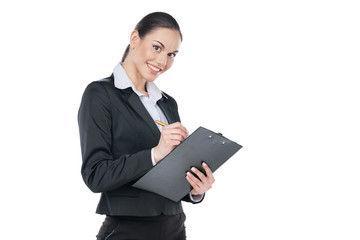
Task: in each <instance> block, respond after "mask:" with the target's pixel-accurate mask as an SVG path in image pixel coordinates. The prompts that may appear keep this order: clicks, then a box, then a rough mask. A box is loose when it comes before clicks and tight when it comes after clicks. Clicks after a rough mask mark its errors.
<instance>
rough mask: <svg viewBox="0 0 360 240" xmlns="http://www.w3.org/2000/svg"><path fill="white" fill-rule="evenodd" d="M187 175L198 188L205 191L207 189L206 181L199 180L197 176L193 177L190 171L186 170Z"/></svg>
mask: <svg viewBox="0 0 360 240" xmlns="http://www.w3.org/2000/svg"><path fill="white" fill-rule="evenodd" d="M187 176H188V177H189V178H190V179H191V180H192V181H193V182H194V183H195V184H196V185H197V187H198V188H199V189H201V191H203V192H206V190H207V189H209V187H208V186H207V185H208V184H207V183H204V182H202V181H200V180H199V179H198V178H197V177H195V176H194V175H193V174H191V173H190V172H187Z"/></svg>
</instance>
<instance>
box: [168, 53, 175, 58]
mask: <svg viewBox="0 0 360 240" xmlns="http://www.w3.org/2000/svg"><path fill="white" fill-rule="evenodd" d="M168 56H169V57H171V58H174V57H176V54H175V53H169V54H168Z"/></svg>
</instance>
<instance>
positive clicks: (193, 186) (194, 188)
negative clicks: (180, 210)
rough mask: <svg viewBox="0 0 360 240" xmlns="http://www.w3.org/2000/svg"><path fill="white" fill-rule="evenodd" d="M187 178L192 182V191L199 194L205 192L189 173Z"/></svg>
mask: <svg viewBox="0 0 360 240" xmlns="http://www.w3.org/2000/svg"><path fill="white" fill-rule="evenodd" d="M186 180H187V181H188V182H189V183H190V185H191V187H192V188H193V190H192V191H191V192H192V193H194V194H195V193H197V194H202V193H203V192H202V191H201V188H200V187H199V186H198V185H197V184H196V183H195V182H194V181H193V180H192V179H191V178H190V177H189V176H188V175H187V176H186Z"/></svg>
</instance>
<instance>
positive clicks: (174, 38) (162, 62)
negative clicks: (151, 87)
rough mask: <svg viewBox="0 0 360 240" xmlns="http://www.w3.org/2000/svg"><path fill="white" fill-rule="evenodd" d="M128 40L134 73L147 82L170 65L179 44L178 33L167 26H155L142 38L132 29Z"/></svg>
mask: <svg viewBox="0 0 360 240" xmlns="http://www.w3.org/2000/svg"><path fill="white" fill-rule="evenodd" d="M130 40H131V41H130V45H131V47H132V49H133V50H132V51H133V60H134V64H135V68H136V71H137V73H136V74H137V76H138V77H141V78H142V79H143V80H145V81H148V82H152V81H154V80H155V79H156V78H157V77H158V76H159V75H160V74H162V73H164V72H166V71H167V70H168V69H169V68H170V67H171V66H172V64H173V62H174V58H175V56H176V54H177V53H178V50H179V48H180V45H181V38H180V34H179V33H178V32H177V31H175V30H172V29H168V28H157V29H155V30H153V31H152V32H150V33H148V34H147V35H146V36H145V37H144V38H143V39H140V37H139V35H138V32H137V31H134V32H133V33H132V35H131V39H130Z"/></svg>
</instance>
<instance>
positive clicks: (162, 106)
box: [157, 98, 176, 124]
mask: <svg viewBox="0 0 360 240" xmlns="http://www.w3.org/2000/svg"><path fill="white" fill-rule="evenodd" d="M157 105H158V106H159V107H160V109H161V110H162V111H163V113H164V115H165V117H166V119H167V120H168V122H169V124H171V123H174V122H176V119H175V118H174V114H173V113H172V110H171V108H170V107H169V106H168V104H166V103H164V98H162V99H160V100H159V101H157Z"/></svg>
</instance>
